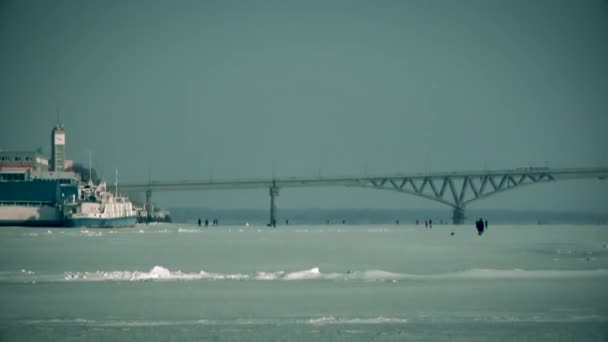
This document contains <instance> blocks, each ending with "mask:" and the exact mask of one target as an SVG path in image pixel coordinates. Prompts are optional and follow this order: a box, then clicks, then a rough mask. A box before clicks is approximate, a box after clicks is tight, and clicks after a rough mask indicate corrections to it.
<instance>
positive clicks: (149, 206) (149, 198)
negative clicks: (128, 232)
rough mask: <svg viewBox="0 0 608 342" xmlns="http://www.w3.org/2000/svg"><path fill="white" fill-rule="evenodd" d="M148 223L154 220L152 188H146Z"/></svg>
mask: <svg viewBox="0 0 608 342" xmlns="http://www.w3.org/2000/svg"><path fill="white" fill-rule="evenodd" d="M144 206H145V209H146V223H150V221H152V190H149V189H148V190H146V203H145V205H144Z"/></svg>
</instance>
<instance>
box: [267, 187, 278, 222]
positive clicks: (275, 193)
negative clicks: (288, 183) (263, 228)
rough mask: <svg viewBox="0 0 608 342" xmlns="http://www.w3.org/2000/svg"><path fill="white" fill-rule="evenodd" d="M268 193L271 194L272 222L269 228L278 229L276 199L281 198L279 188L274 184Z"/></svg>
mask: <svg viewBox="0 0 608 342" xmlns="http://www.w3.org/2000/svg"><path fill="white" fill-rule="evenodd" d="M268 190H269V191H268V193H269V194H270V222H269V223H268V227H276V226H277V216H276V215H277V207H276V204H275V199H274V198H275V197H276V196H279V188H278V187H277V186H276V185H275V184H274V182H273V184H272V186H271V187H270V188H269V189H268Z"/></svg>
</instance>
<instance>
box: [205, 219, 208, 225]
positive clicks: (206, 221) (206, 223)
mask: <svg viewBox="0 0 608 342" xmlns="http://www.w3.org/2000/svg"><path fill="white" fill-rule="evenodd" d="M208 226H209V219H205V227H208Z"/></svg>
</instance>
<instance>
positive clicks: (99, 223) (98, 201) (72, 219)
mask: <svg viewBox="0 0 608 342" xmlns="http://www.w3.org/2000/svg"><path fill="white" fill-rule="evenodd" d="M78 196H79V198H75V197H74V198H72V201H70V202H68V203H66V204H65V205H64V219H63V225H64V226H65V227H90V228H118V227H132V226H135V223H137V211H136V210H135V208H134V207H133V203H131V201H129V199H128V198H126V197H123V196H115V195H113V194H112V193H111V192H109V191H107V190H106V183H105V182H103V183H100V184H99V185H97V186H93V185H92V184H91V183H89V184H87V185H84V186H81V187H80V189H79V194H78Z"/></svg>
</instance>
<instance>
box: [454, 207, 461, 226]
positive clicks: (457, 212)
mask: <svg viewBox="0 0 608 342" xmlns="http://www.w3.org/2000/svg"><path fill="white" fill-rule="evenodd" d="M452 221H453V222H454V224H464V207H457V208H454V215H453V216H452Z"/></svg>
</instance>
